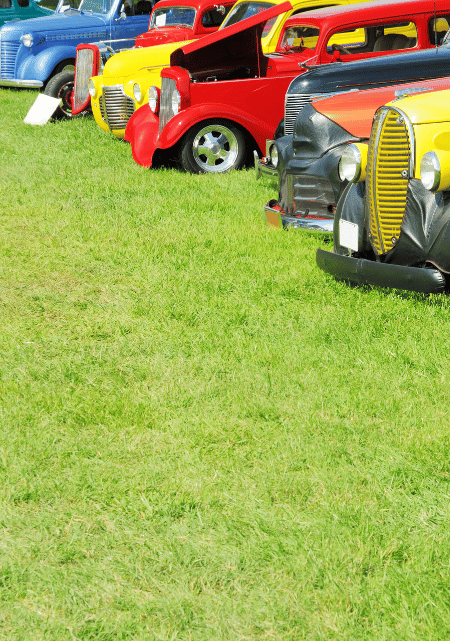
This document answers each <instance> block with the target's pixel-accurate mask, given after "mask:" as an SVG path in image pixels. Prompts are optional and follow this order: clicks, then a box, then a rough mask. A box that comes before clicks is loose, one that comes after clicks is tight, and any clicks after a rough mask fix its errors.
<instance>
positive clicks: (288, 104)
mask: <svg viewBox="0 0 450 641" xmlns="http://www.w3.org/2000/svg"><path fill="white" fill-rule="evenodd" d="M327 95H331V94H322V93H293V94H286V97H285V99H284V135H285V136H287V135H288V134H292V133H293V132H294V123H295V119H296V118H297V116H298V114H299V113H300V111H301V110H302V109H303V107H304V106H305V105H308V104H309V103H310V102H311V100H314V98H320V97H321V96H327Z"/></svg>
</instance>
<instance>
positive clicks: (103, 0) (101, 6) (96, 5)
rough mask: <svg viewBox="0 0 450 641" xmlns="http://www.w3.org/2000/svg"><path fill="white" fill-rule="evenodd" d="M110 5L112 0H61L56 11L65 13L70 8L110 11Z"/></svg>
mask: <svg viewBox="0 0 450 641" xmlns="http://www.w3.org/2000/svg"><path fill="white" fill-rule="evenodd" d="M110 7H111V0H59V3H58V6H57V8H56V13H64V12H65V11H68V10H69V9H75V10H76V11H95V12H96V13H108V12H109V9H110Z"/></svg>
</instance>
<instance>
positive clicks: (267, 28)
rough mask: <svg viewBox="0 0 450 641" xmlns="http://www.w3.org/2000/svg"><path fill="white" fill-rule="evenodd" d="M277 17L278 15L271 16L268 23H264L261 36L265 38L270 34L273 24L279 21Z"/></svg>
mask: <svg viewBox="0 0 450 641" xmlns="http://www.w3.org/2000/svg"><path fill="white" fill-rule="evenodd" d="M277 18H278V16H275V18H270V20H268V21H267V22H266V24H265V25H264V29H263V32H262V35H261V38H264V37H265V36H267V35H269V33H270V31H271V29H272V27H273V25H274V24H275V22H276V21H277Z"/></svg>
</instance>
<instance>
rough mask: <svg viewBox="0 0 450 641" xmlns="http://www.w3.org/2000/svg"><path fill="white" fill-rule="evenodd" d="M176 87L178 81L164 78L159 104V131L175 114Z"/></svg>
mask: <svg viewBox="0 0 450 641" xmlns="http://www.w3.org/2000/svg"><path fill="white" fill-rule="evenodd" d="M176 88H177V83H176V82H175V80H172V78H162V80H161V98H160V106H159V133H161V131H162V130H163V129H164V127H165V126H166V125H167V123H168V122H169V120H170V119H171V118H172V117H173V116H174V113H173V110H172V93H173V90H174V89H176Z"/></svg>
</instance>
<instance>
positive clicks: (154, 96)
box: [148, 87, 159, 113]
mask: <svg viewBox="0 0 450 641" xmlns="http://www.w3.org/2000/svg"><path fill="white" fill-rule="evenodd" d="M148 105H149V107H150V109H151V110H152V111H153V113H156V112H157V111H158V107H159V93H158V89H157V88H156V87H150V89H149V90H148Z"/></svg>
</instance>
